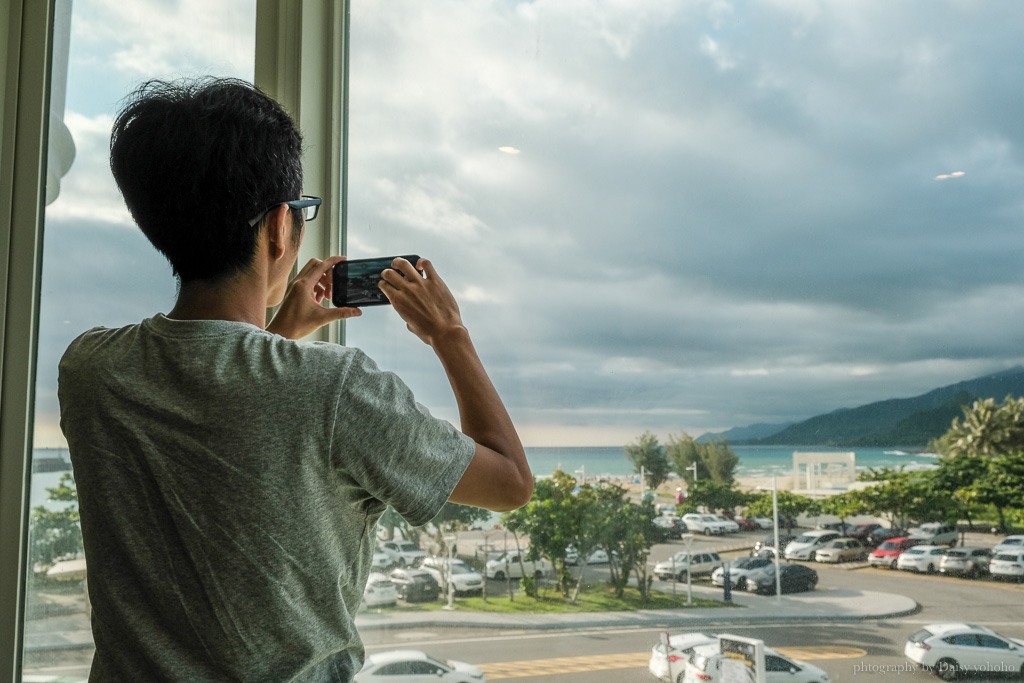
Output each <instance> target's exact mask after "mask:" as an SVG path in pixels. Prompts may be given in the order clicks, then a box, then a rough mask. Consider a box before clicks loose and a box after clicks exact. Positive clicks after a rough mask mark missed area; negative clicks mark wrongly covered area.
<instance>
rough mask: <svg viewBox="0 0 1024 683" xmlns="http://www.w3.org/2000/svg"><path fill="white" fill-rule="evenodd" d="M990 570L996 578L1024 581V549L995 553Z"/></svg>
mask: <svg viewBox="0 0 1024 683" xmlns="http://www.w3.org/2000/svg"><path fill="white" fill-rule="evenodd" d="M988 571H989V573H990V574H991V575H992V578H994V579H1015V580H1016V581H1024V550H1015V551H1004V552H1001V553H998V554H996V555H993V556H992V562H991V564H989V566H988Z"/></svg>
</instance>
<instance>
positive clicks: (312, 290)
mask: <svg viewBox="0 0 1024 683" xmlns="http://www.w3.org/2000/svg"><path fill="white" fill-rule="evenodd" d="M344 260H345V257H344V256H332V257H330V258H328V259H324V260H323V261H321V260H320V259H316V258H314V259H310V260H309V263H307V264H306V265H305V267H303V269H302V270H300V271H299V274H298V275H296V276H295V278H294V279H293V280H292V281H291V282H289V283H288V289H287V291H286V292H285V294H284V300H283V301H282V302H281V306H280V308H278V309H277V313H276V314H275V315H274V319H273V320H271V321H270V324H269V325H267V331H268V332H273V333H274V334H279V335H281V336H282V337H287V338H288V339H302V338H303V337H305V336H307V335H310V334H312V333H313V332H316V331H317V330H318V329H320V328H321V327H323V326H324V325H326V324H327V323H331V322H334V321H335V320H342V319H344V318H353V317H355V316H359V315H362V314H363V312H362V311H360V310H359V309H358V308H326V307H325V306H324V305H323V303H324V301H325V300H326V301H328V302H329V301H330V300H331V292H332V291H333V289H334V276H333V270H334V265H335V264H336V263H339V262H341V261H344Z"/></svg>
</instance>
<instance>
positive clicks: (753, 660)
mask: <svg viewBox="0 0 1024 683" xmlns="http://www.w3.org/2000/svg"><path fill="white" fill-rule="evenodd" d="M718 648H719V652H721V653H722V665H721V672H722V683H765V680H766V679H765V669H764V641H763V640H757V639H756V638H744V637H743V636H733V635H728V634H725V633H723V634H722V635H720V636H718Z"/></svg>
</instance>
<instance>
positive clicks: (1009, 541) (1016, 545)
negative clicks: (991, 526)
mask: <svg viewBox="0 0 1024 683" xmlns="http://www.w3.org/2000/svg"><path fill="white" fill-rule="evenodd" d="M1018 550H1024V536H1007V537H1006V538H1004V539H1003V540H1001V541H999V543H998V544H996V547H995V548H992V554H994V555H996V554H999V553H1015V552H1017V551H1018Z"/></svg>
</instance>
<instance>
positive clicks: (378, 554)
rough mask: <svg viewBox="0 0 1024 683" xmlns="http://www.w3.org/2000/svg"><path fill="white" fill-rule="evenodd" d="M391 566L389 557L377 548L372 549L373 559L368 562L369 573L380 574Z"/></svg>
mask: <svg viewBox="0 0 1024 683" xmlns="http://www.w3.org/2000/svg"><path fill="white" fill-rule="evenodd" d="M393 564H394V562H392V561H391V556H390V555H388V554H387V553H386V552H384V551H383V550H381V549H380V547H379V546H378V547H377V548H374V550H373V559H372V560H370V571H379V572H382V571H384V570H385V569H387V568H388V567H390V566H392V565H393Z"/></svg>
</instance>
